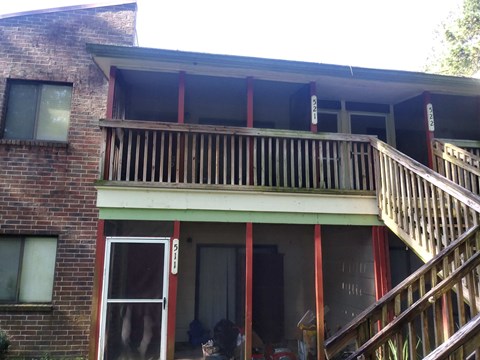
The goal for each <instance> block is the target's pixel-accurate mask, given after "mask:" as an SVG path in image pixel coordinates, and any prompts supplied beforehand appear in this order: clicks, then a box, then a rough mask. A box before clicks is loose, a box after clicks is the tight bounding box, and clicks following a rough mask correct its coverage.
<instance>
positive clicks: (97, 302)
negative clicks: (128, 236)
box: [89, 220, 105, 359]
mask: <svg viewBox="0 0 480 360" xmlns="http://www.w3.org/2000/svg"><path fill="white" fill-rule="evenodd" d="M95 245H96V246H95V275H94V279H93V300H92V316H91V324H90V348H89V358H90V359H96V358H97V356H98V340H99V338H100V313H101V308H102V287H103V269H104V266H105V220H98V223H97V241H96V244H95Z"/></svg>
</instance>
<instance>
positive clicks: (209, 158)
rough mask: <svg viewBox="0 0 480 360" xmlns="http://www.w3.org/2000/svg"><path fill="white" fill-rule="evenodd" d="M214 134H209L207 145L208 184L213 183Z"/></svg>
mask: <svg viewBox="0 0 480 360" xmlns="http://www.w3.org/2000/svg"><path fill="white" fill-rule="evenodd" d="M212 146H213V144H212V134H208V143H207V184H209V185H210V184H211V183H212Z"/></svg>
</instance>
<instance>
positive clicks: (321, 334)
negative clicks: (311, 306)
mask: <svg viewBox="0 0 480 360" xmlns="http://www.w3.org/2000/svg"><path fill="white" fill-rule="evenodd" d="M320 230H321V229H320V225H319V224H316V225H314V243H315V305H316V309H317V314H316V318H317V359H318V360H323V359H325V353H324V351H323V341H324V338H325V328H324V326H325V321H324V313H323V307H324V301H323V260H322V236H321V231H320Z"/></svg>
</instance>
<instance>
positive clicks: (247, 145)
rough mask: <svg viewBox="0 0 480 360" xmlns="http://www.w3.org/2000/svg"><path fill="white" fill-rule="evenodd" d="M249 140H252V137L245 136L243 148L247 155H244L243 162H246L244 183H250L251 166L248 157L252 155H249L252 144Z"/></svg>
mask: <svg viewBox="0 0 480 360" xmlns="http://www.w3.org/2000/svg"><path fill="white" fill-rule="evenodd" d="M251 141H252V138H251V137H247V144H246V149H245V150H246V153H247V156H246V157H245V162H246V163H247V166H246V169H245V172H246V173H247V183H246V184H245V185H250V166H252V165H250V159H251V158H252V156H250V152H251V151H252V150H253V149H252V146H251V145H250V144H251Z"/></svg>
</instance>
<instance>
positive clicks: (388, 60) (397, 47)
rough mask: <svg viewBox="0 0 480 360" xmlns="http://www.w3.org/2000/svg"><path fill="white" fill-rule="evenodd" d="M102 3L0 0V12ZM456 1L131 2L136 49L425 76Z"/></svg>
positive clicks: (240, 0)
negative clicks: (134, 9) (422, 73)
mask: <svg viewBox="0 0 480 360" xmlns="http://www.w3.org/2000/svg"><path fill="white" fill-rule="evenodd" d="M101 1H102V0H96V1H94V0H77V1H75V0H41V1H39V0H17V1H10V0H0V14H5V13H12V12H17V11H26V10H33V9H38V8H49V7H59V6H64V5H65V6H67V5H72V4H82V3H92V2H96V3H100V2H101ZM461 1H462V0H445V1H444V0H442V1H439V0H395V1H394V0H295V1H292V0H276V1H272V0H137V3H138V16H137V35H138V41H139V45H140V46H144V47H155V48H162V49H173V50H184V51H196V52H205V53H215V54H228V55H244V56H255V57H264V58H273V59H285V60H299V61H310V62H318V63H328V64H339V65H350V66H361V67H369V68H382V69H395V70H409V71H423V70H424V67H425V64H426V62H427V58H428V56H429V55H430V54H431V49H432V47H433V46H434V44H435V43H436V41H437V40H435V39H438V36H435V32H438V31H439V30H440V29H441V24H442V22H444V21H445V20H446V19H447V18H448V16H449V14H450V16H451V14H452V13H458V11H459V10H458V9H459V8H460V6H461Z"/></svg>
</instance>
